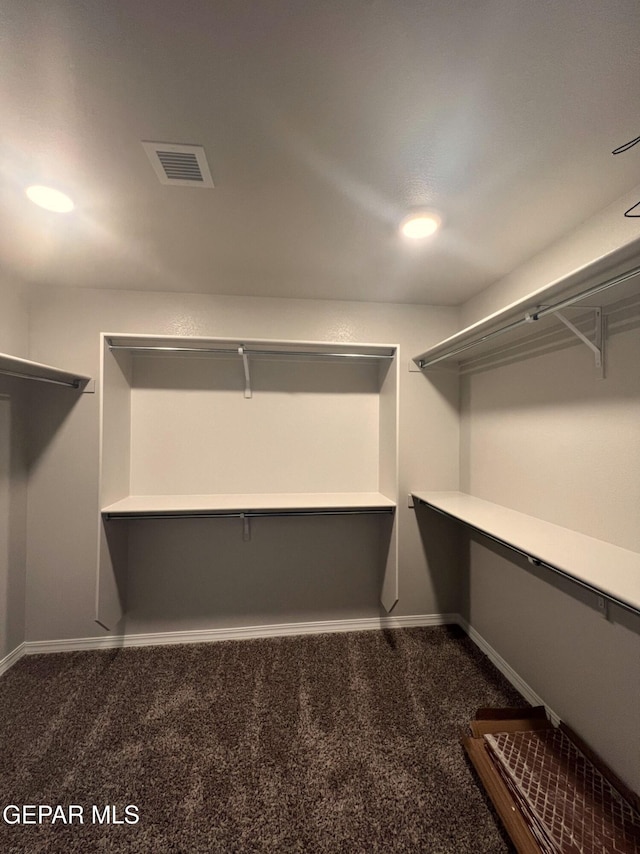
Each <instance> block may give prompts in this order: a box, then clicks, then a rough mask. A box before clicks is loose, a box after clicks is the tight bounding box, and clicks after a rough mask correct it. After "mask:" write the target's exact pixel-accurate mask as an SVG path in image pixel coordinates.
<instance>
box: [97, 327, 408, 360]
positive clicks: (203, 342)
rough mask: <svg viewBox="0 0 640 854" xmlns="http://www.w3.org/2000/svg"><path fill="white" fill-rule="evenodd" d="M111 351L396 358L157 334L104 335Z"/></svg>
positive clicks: (378, 347)
mask: <svg viewBox="0 0 640 854" xmlns="http://www.w3.org/2000/svg"><path fill="white" fill-rule="evenodd" d="M104 337H105V339H106V341H107V345H108V347H109V349H110V350H112V351H117V350H128V351H130V352H132V353H134V354H135V353H138V354H140V355H144V354H145V353H147V354H148V355H156V356H162V355H163V353H164V354H166V355H167V356H172V355H180V354H184V355H189V354H192V355H196V356H197V355H201V356H226V357H229V356H237V355H239V350H240V348H242V351H243V352H244V354H245V355H246V356H248V357H251V358H271V359H283V358H284V359H286V358H298V359H299V358H314V357H316V358H317V357H320V358H324V359H331V358H334V359H349V358H360V359H374V360H376V359H377V360H388V359H393V357H394V356H395V354H396V349H397V348H396V347H395V346H394V345H392V344H344V343H341V342H338V343H335V342H327V341H287V342H282V341H274V340H272V339H259V340H256V339H244V338H243V339H237V338H201V337H189V338H183V337H180V336H172V335H166V336H158V335H120V334H109V333H105V336H104Z"/></svg>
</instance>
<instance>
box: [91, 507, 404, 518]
mask: <svg viewBox="0 0 640 854" xmlns="http://www.w3.org/2000/svg"><path fill="white" fill-rule="evenodd" d="M394 509H395V508H394V507H370V508H361V507H358V508H344V509H341V508H336V509H335V510H248V511H247V512H246V513H241V512H239V511H238V512H235V511H230V512H226V511H225V510H221V511H219V512H216V511H208V510H204V511H202V512H198V511H195V512H193V513H186V512H185V513H104V514H103V515H104V518H105V519H107V520H114V519H255V518H258V517H261V516H263V517H266V516H363V515H382V514H385V515H387V514H390V513H393V511H394Z"/></svg>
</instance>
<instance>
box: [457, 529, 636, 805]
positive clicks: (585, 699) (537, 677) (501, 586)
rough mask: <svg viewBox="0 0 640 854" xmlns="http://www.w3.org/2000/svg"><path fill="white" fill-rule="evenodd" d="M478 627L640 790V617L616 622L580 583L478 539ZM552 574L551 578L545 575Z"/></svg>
mask: <svg viewBox="0 0 640 854" xmlns="http://www.w3.org/2000/svg"><path fill="white" fill-rule="evenodd" d="M470 566H471V571H470V577H469V585H470V599H471V609H470V619H469V622H470V623H471V625H472V626H473V627H474V629H476V631H478V632H479V633H480V635H481V636H482V637H483V638H484V640H485V641H486V642H487V643H489V645H490V646H492V647H493V649H494V650H495V651H496V652H497V653H498V654H499V655H500V656H502V658H503V659H505V660H506V661H507V663H508V664H509V665H510V666H511V667H512V668H513V669H514V670H515V672H516V673H518V674H519V676H520V677H521V678H522V679H524V680H525V682H526V683H527V684H528V685H529V686H530V687H531V688H532V689H533V690H534V691H535V692H536V693H537V694H538V696H539V697H541V698H542V700H543V701H544V702H545V704H546V705H547V706H549V707H550V708H551V709H552V710H553V712H554V713H555V714H557V715H558V716H559V717H560V718H561V719H562V720H563V721H565V722H566V723H567V724H568V725H569V726H570V727H571V728H572V729H574V730H575V731H576V732H577V733H578V734H579V735H580V736H581V737H582V738H583V739H584V740H585V741H586V742H587V744H589V746H590V747H591V748H592V749H593V750H595V752H596V753H597V754H598V755H599V756H601V757H602V759H603V760H604V761H605V762H606V763H607V764H608V765H609V766H610V767H611V768H612V769H613V770H614V771H615V772H616V773H617V774H618V776H619V777H620V778H621V779H622V780H624V782H625V783H626V784H627V785H628V786H629V787H630V788H631V789H632V790H634V791H636V792H637V791H640V743H639V742H638V709H640V617H637V616H636V617H634V616H633V615H631V614H628V613H625V612H624V611H622V610H621V609H616V608H615V607H614V606H611V611H610V616H611V619H610V620H609V621H608V620H606V619H604V618H603V617H602V616H601V614H600V613H599V612H598V610H597V609H596V608H595V607H594V603H593V601H591V602H590V601H589V594H585V595H581V594H580V592H579V591H577V590H576V588H575V585H570V584H569V583H565V584H560V583H558V582H557V581H556V580H555V579H557V576H555V578H554V577H553V576H552V575H551V573H550V571H549V570H542V569H539V570H534V569H532V568H531V567H528V566H527V564H526V561H525V560H524V558H518V559H514V557H513V553H511V554H509V552H508V551H507V550H506V549H500V548H499V547H496V546H494V545H492V544H490V543H489V542H488V541H486V540H484V541H483V540H482V538H480V537H479V536H478V537H474V538H473V539H472V541H471V548H470ZM545 573H546V574H545Z"/></svg>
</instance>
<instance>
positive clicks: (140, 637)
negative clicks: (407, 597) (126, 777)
mask: <svg viewBox="0 0 640 854" xmlns="http://www.w3.org/2000/svg"><path fill="white" fill-rule="evenodd" d="M451 624H454V625H458V626H460V627H461V628H462V629H463V630H464V631H465V632H466V633H467V635H468V636H469V637H470V638H471V640H472V641H473V642H474V643H475V645H476V646H477V647H478V648H479V649H480V650H481V651H482V652H483V653H484V654H485V655H486V656H487V658H488V659H489V660H490V661H491V662H492V664H494V665H495V667H497V669H498V670H499V671H500V672H501V673H502V674H503V676H505V677H506V678H507V679H508V680H509V682H510V683H511V684H512V685H513V687H514V688H515V689H516V690H517V691H519V692H520V693H521V694H522V696H523V697H524V698H525V699H526V700H527V702H529V703H531V705H532V706H545V708H546V709H547V714H548V715H549V717H550V719H551V720H552V722H553V723H554V724H556V725H557V723H558V721H559V720H560V719H559V717H558V715H557V714H556V713H555V712H554V711H553V709H550V708H549V706H547V705H546V703H545V702H544V700H543V699H542V698H541V697H540V696H539V695H538V694H537V693H536V692H535V691H534V690H533V688H531V686H530V685H528V684H527V683H526V682H525V681H524V679H522V677H521V676H520V675H519V674H518V673H516V671H515V670H514V669H513V668H512V667H511V665H510V664H508V662H507V661H505V659H504V658H503V657H502V656H501V655H499V654H498V653H497V652H496V651H495V649H494V648H493V647H492V646H491V644H489V643H488V642H487V641H486V640H485V639H484V638H483V637H482V635H481V634H480V633H479V632H477V631H476V630H475V629H474V628H473V626H470V625H469V623H468V622H467V620H465V619H464V617H461V616H460V615H459V614H414V615H411V616H407V617H393V616H391V617H368V618H362V619H354V620H320V621H315V622H308V623H277V624H275V625H266V626H239V627H233V628H228V629H204V630H201V631H185V632H149V633H145V634H132V635H102V636H100V637H90V638H68V639H64V640H46V641H26V642H25V643H23V644H21V645H20V646H19V647H17V648H16V649H14V650H13V652H11V653H9V655H7V656H6V657H5V658H3V659H2V660H1V661H0V676H1V675H2V674H3V673H5V672H6V671H7V670H8V669H9V668H10V667H11V666H12V665H14V664H15V663H16V662H17V661H19V660H20V659H21V658H22V656H23V655H37V654H42V653H50V652H75V651H79V650H90V649H118V648H124V647H134V646H166V645H171V644H185V643H189V644H191V643H213V642H216V641H225V640H247V639H249V638H269V637H285V636H287V635H314V634H325V633H331V632H362V631H372V630H375V629H378V630H380V629H401V628H411V627H418V626H444V625H451Z"/></svg>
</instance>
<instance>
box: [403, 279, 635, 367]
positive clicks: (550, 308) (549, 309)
mask: <svg viewBox="0 0 640 854" xmlns="http://www.w3.org/2000/svg"><path fill="white" fill-rule="evenodd" d="M638 273H640V267H634V268H633V269H632V270H629V271H628V272H627V273H623V274H621V275H619V276H615V277H614V278H613V279H608V280H607V281H606V282H602V283H601V284H599V285H594V286H593V287H591V288H587V289H586V290H584V291H581V292H580V293H579V294H575V295H574V296H572V297H567V298H566V299H563V300H560V301H559V302H556V303H553V304H551V305H546V306H545V307H544V308H538V309H534V310H532V311H528V312H526V314H525V315H524V317H520V318H518V319H517V320H513V321H512V322H511V323H507V324H506V325H505V326H501V327H500V328H499V329H494V330H493V332H487V333H486V334H485V335H481V336H480V337H479V338H474V339H473V340H472V341H469V342H468V343H466V344H461V345H460V346H459V347H454V348H453V349H451V350H447V351H446V352H445V353H443V354H441V355H440V356H434V357H433V358H432V359H418V362H417V364H418V367H419V368H421V369H423V368H429V367H431V365H435V364H436V363H437V362H442V361H443V360H444V359H450V358H451V356H457V355H458V353H464V352H465V351H466V350H470V349H471V348H472V347H477V345H478V344H484V342H485V341H491V340H493V339H494V338H497V337H498V336H500V335H503V334H504V333H505V332H510V331H511V330H512V329H516V328H518V327H519V326H523V325H524V324H526V323H531V322H532V321H536V320H540V318H541V317H546V316H547V315H548V314H554V313H555V312H557V311H560V310H562V309H563V308H568V307H569V306H570V305H574V304H575V303H577V302H579V301H580V300H583V299H586V298H587V297H591V296H595V294H599V293H601V292H602V291H606V290H608V289H609V288H612V287H614V286H615V285H620V284H622V283H623V282H626V281H628V280H629V279H632V278H633V277H634V276H637V275H638Z"/></svg>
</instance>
